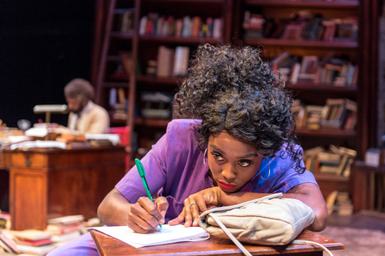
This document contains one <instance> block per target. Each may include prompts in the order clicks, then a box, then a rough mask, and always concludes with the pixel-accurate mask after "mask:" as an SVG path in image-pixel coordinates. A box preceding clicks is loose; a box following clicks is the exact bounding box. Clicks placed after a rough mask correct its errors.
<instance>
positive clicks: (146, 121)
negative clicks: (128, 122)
mask: <svg viewBox="0 0 385 256" xmlns="http://www.w3.org/2000/svg"><path fill="white" fill-rule="evenodd" d="M168 122H169V120H168V119H152V118H135V125H138V126H148V127H155V128H166V127H167V124H168Z"/></svg>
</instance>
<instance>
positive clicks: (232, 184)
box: [207, 131, 263, 193]
mask: <svg viewBox="0 0 385 256" xmlns="http://www.w3.org/2000/svg"><path fill="white" fill-rule="evenodd" d="M207 151H208V152H207V153H208V165H209V168H210V171H211V173H212V176H213V178H214V180H215V181H216V183H217V184H218V186H219V187H220V188H221V189H222V190H223V191H225V192H227V193H231V192H237V191H238V190H239V189H240V188H242V186H243V185H245V184H246V183H247V182H248V181H249V180H250V179H251V178H253V177H254V175H255V174H256V172H257V171H258V169H259V166H260V164H261V161H262V158H263V157H262V155H260V154H258V152H257V150H256V149H255V148H254V147H253V146H251V145H249V144H246V143H244V142H242V141H240V140H238V139H236V138H235V137H233V136H231V135H230V134H228V133H227V132H225V131H224V132H221V133H219V134H216V135H211V136H210V137H209V142H208V149H207Z"/></svg>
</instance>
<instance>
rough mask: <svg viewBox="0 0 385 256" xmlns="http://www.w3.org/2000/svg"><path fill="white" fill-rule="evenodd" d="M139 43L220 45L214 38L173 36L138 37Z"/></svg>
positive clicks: (220, 41)
mask: <svg viewBox="0 0 385 256" xmlns="http://www.w3.org/2000/svg"><path fill="white" fill-rule="evenodd" d="M139 40H140V41H141V42H151V43H154V44H183V45H190V44H204V43H209V44H219V43H222V40H219V39H216V38H207V37H175V36H148V35H143V36H140V37H139Z"/></svg>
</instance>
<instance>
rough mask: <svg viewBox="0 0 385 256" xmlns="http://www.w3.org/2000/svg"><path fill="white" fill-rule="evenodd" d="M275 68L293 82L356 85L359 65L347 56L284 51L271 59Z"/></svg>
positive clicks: (288, 80) (283, 76) (284, 77)
mask: <svg viewBox="0 0 385 256" xmlns="http://www.w3.org/2000/svg"><path fill="white" fill-rule="evenodd" d="M271 65H272V68H273V70H275V71H277V72H278V73H279V74H280V75H281V77H282V79H284V80H285V81H287V82H290V83H291V84H297V83H301V82H302V83H314V84H330V85H334V86H341V87H344V86H354V85H356V84H357V79H358V66H357V65H355V64H353V63H352V62H350V61H349V58H347V57H346V56H334V55H328V56H324V57H322V58H321V57H319V56H313V55H311V56H297V55H291V54H289V52H286V51H285V52H282V53H281V54H279V55H278V56H276V57H275V58H274V59H272V60H271Z"/></svg>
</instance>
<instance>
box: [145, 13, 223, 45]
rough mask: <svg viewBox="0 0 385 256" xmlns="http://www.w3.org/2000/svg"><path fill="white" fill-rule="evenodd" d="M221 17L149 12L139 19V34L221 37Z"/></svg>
mask: <svg viewBox="0 0 385 256" xmlns="http://www.w3.org/2000/svg"><path fill="white" fill-rule="evenodd" d="M222 26H223V25H222V19H220V18H212V17H208V18H206V19H204V18H202V17H198V16H195V17H192V18H191V17H189V16H185V17H183V18H180V19H178V18H175V17H172V16H167V17H166V16H161V15H159V14H158V13H149V14H148V15H146V16H143V17H142V18H141V19H140V25H139V35H152V36H174V37H184V38H188V37H202V38H216V39H220V38H222Z"/></svg>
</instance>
